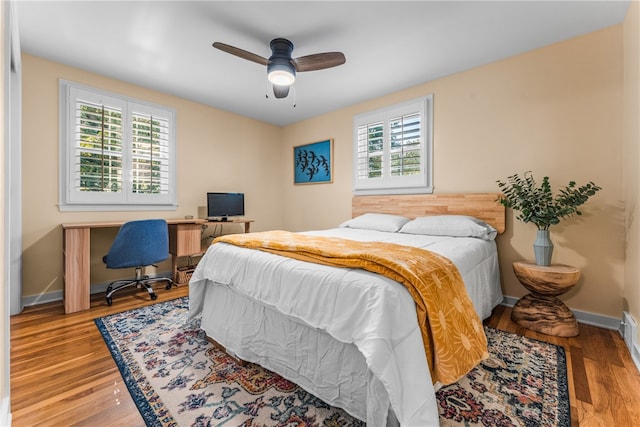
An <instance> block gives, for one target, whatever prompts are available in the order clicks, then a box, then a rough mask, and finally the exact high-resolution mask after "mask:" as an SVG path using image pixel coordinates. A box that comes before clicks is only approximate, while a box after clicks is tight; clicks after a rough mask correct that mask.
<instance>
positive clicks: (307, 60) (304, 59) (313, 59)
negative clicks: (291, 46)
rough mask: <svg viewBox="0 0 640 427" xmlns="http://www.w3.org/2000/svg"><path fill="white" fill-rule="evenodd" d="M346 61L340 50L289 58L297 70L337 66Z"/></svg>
mask: <svg viewBox="0 0 640 427" xmlns="http://www.w3.org/2000/svg"><path fill="white" fill-rule="evenodd" d="M346 61H347V60H346V58H345V57H344V54H343V53H342V52H325V53H316V54H314V55H307V56H301V57H299V58H295V59H292V60H291V62H292V63H293V65H294V66H295V67H296V71H298V72H303V71H315V70H323V69H325V68H331V67H337V66H338V65H342V64H344V63H345V62H346Z"/></svg>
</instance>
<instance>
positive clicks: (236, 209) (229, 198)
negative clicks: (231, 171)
mask: <svg viewBox="0 0 640 427" xmlns="http://www.w3.org/2000/svg"><path fill="white" fill-rule="evenodd" d="M230 216H244V193H207V219H208V220H212V221H227V220H228V218H229V217H230Z"/></svg>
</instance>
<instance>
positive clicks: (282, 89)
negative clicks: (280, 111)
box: [273, 85, 289, 98]
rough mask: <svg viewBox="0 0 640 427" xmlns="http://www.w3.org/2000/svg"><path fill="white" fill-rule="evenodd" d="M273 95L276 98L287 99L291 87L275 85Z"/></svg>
mask: <svg viewBox="0 0 640 427" xmlns="http://www.w3.org/2000/svg"><path fill="white" fill-rule="evenodd" d="M273 94H274V95H275V97H276V98H286V97H287V95H289V86H281V85H273Z"/></svg>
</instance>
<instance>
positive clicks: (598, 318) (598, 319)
mask: <svg viewBox="0 0 640 427" xmlns="http://www.w3.org/2000/svg"><path fill="white" fill-rule="evenodd" d="M519 299H520V298H515V297H508V296H505V297H504V299H503V300H502V305H506V306H507V307H513V306H514V305H515V303H516V302H518V300H519ZM571 311H572V312H573V314H574V316H576V320H578V322H580V323H584V324H587V325H591V326H598V327H600V328H605V329H611V330H614V331H620V330H621V326H622V320H621V319H617V318H615V317H610V316H603V315H602V314H595V313H589V312H588V311H580V310H571Z"/></svg>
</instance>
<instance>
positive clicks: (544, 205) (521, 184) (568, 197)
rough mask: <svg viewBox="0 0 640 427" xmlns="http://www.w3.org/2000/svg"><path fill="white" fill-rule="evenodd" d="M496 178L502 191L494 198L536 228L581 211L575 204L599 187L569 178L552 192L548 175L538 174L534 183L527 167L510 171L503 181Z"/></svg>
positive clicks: (583, 200) (547, 227)
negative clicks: (538, 180)
mask: <svg viewBox="0 0 640 427" xmlns="http://www.w3.org/2000/svg"><path fill="white" fill-rule="evenodd" d="M496 182H497V183H498V187H499V188H500V190H501V191H502V196H500V197H499V198H498V200H497V201H498V202H500V204H502V205H503V206H504V207H506V208H511V209H513V210H514V211H518V214H517V215H516V219H518V220H520V221H522V222H524V223H528V222H532V223H534V224H535V225H536V227H537V228H538V230H548V229H549V227H551V226H552V225H555V224H558V223H559V222H560V220H561V219H565V218H569V217H571V216H573V215H574V214H575V215H582V212H581V211H580V209H579V207H580V206H582V205H583V204H584V203H586V202H587V200H588V199H589V197H591V196H593V195H594V194H596V192H597V191H599V190H601V189H602V188H601V187H599V186H597V185H596V184H594V183H593V182H591V181H590V182H588V183H586V184H584V185H582V186H577V185H576V182H575V181H570V182H569V184H567V185H566V186H565V187H564V188H562V189H560V191H559V192H558V193H557V194H555V195H554V194H553V191H552V189H551V184H550V183H549V177H548V176H545V177H544V178H542V182H541V183H540V185H538V183H537V182H536V180H535V179H534V178H533V174H532V173H531V171H527V172H525V173H524V174H523V176H520V175H518V174H514V175H511V176H509V177H508V179H507V182H504V181H500V180H498V181H496Z"/></svg>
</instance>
